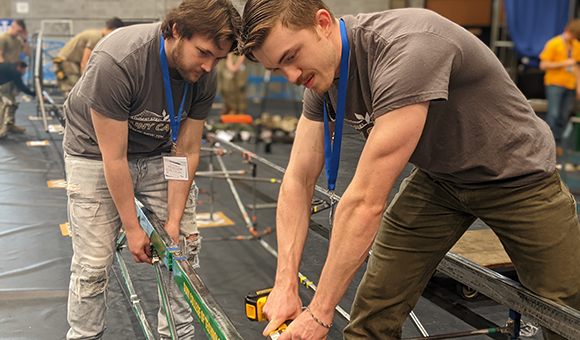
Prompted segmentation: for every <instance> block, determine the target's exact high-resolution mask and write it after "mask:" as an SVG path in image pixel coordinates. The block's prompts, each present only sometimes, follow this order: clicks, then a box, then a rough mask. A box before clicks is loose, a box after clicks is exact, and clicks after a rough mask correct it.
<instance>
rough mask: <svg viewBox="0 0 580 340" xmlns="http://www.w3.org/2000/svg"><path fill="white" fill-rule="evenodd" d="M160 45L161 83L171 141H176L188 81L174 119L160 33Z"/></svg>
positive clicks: (167, 67)
mask: <svg viewBox="0 0 580 340" xmlns="http://www.w3.org/2000/svg"><path fill="white" fill-rule="evenodd" d="M160 45H161V47H160V48H159V57H160V58H161V70H162V72H163V84H164V85H165V97H166V98H167V111H169V121H170V122H171V137H172V138H173V143H176V142H177V133H178V132H179V124H181V115H182V114H183V104H184V103H185V97H186V96H187V88H188V86H189V82H187V81H186V82H185V90H184V91H183V99H182V100H181V105H180V106H179V112H178V114H177V120H176V119H175V108H174V107H173V94H172V92H171V81H170V79H169V65H167V55H166V54H165V39H164V38H163V35H161V42H160Z"/></svg>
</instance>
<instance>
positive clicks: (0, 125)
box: [0, 60, 36, 138]
mask: <svg viewBox="0 0 580 340" xmlns="http://www.w3.org/2000/svg"><path fill="white" fill-rule="evenodd" d="M27 67H28V64H26V62H25V61H23V60H18V61H17V62H15V63H13V64H11V63H0V85H3V84H6V83H9V82H12V83H14V85H15V86H16V88H17V89H18V90H20V91H22V92H24V93H26V94H27V95H29V96H35V95H36V93H35V92H34V91H32V90H30V89H29V88H28V87H27V86H26V85H24V82H22V77H23V76H24V73H25V72H26V68H27ZM8 106H9V105H8V104H7V103H5V102H4V101H1V102H0V138H2V137H5V136H6V134H7V133H8V127H7V125H6V124H4V119H5V117H6V114H5V111H6V109H7V108H8Z"/></svg>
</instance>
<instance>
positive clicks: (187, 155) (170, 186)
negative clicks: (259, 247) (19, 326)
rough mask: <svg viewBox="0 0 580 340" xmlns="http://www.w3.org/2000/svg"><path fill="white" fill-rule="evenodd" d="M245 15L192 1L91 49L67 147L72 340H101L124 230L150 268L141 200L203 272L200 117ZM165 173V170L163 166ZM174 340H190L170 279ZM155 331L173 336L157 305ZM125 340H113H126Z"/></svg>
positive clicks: (184, 308)
mask: <svg viewBox="0 0 580 340" xmlns="http://www.w3.org/2000/svg"><path fill="white" fill-rule="evenodd" d="M240 26H241V18H240V14H239V13H238V12H237V10H236V9H235V7H234V6H233V5H232V3H231V2H230V0H185V1H183V2H182V3H181V4H180V5H179V6H178V7H177V8H174V9H173V10H171V11H170V12H169V13H167V15H166V17H165V20H164V21H163V22H162V23H152V24H143V25H132V26H129V27H126V28H123V29H120V30H118V31H116V32H115V33H114V34H111V35H109V36H108V37H107V38H105V39H103V40H102V41H101V42H100V43H99V44H98V45H97V46H96V47H95V48H94V50H93V53H92V56H91V58H90V60H89V63H88V64H87V68H86V70H85V72H84V73H83V75H82V76H81V78H80V80H79V82H78V86H75V87H73V89H72V90H71V93H70V94H69V96H68V98H67V100H66V102H65V103H64V112H65V117H66V127H65V133H64V140H63V148H64V152H65V168H66V178H67V193H68V207H69V210H68V211H69V221H70V229H71V236H72V247H73V253H74V255H73V257H72V260H71V277H70V284H69V298H68V315H67V319H68V322H69V325H70V329H69V331H68V333H67V339H100V338H101V337H102V335H103V332H104V331H105V328H106V327H105V310H106V292H107V284H108V279H109V273H110V269H111V265H112V262H113V258H114V257H115V256H114V254H115V249H116V241H117V239H118V237H119V232H120V228H121V226H122V227H123V230H124V231H125V236H126V241H127V245H128V246H129V250H130V251H131V254H132V255H133V258H134V259H135V261H136V262H145V263H151V259H150V255H151V249H150V240H149V237H148V235H147V233H146V232H145V231H144V230H143V229H142V228H141V225H140V224H139V219H138V217H137V212H136V207H135V199H138V200H139V201H140V202H141V203H143V205H144V207H145V208H146V209H148V210H150V211H151V212H152V213H153V214H155V216H156V217H157V218H158V219H159V220H160V221H164V223H165V224H164V228H165V230H166V231H167V233H168V234H169V236H170V237H171V238H172V239H173V240H174V241H175V243H177V244H180V239H182V240H183V239H185V240H184V242H183V243H185V247H184V248H185V249H182V251H183V252H184V253H185V256H186V257H187V259H188V260H189V261H190V263H191V264H192V266H193V267H194V268H196V267H197V266H198V253H199V249H200V237H199V232H198V229H197V222H196V219H195V207H196V195H197V187H196V186H195V182H194V176H195V172H196V169H197V165H198V162H199V154H200V149H201V139H202V134H203V129H204V123H205V119H206V118H207V116H208V115H209V112H210V111H211V105H212V103H213V100H214V98H215V95H216V90H217V76H216V72H215V70H213V69H214V68H215V66H216V65H217V63H218V60H220V59H224V58H226V56H227V54H228V53H229V52H230V51H232V50H234V49H235V48H236V42H237V38H238V36H239V31H240ZM165 165H166V166H167V168H165V167H164V166H165ZM161 275H165V276H166V282H168V285H169V292H168V293H167V294H168V297H169V299H168V302H169V305H170V308H171V309H172V310H173V315H174V320H175V326H176V332H177V334H176V335H177V337H178V338H179V339H187V340H189V339H192V338H193V335H194V326H193V323H192V322H193V317H192V315H191V308H190V306H189V304H188V303H187V301H186V300H185V298H184V297H183V295H182V293H181V291H180V290H179V288H178V287H177V285H176V284H175V281H173V279H172V278H171V276H170V273H169V272H168V271H165V270H164V271H162V274H161ZM158 331H159V334H160V337H161V339H170V338H171V334H170V332H169V327H168V323H167V318H166V315H165V311H164V308H163V307H162V304H161V302H160V308H159V313H158ZM119 336H120V335H112V337H113V338H119Z"/></svg>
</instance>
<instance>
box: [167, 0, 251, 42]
mask: <svg viewBox="0 0 580 340" xmlns="http://www.w3.org/2000/svg"><path fill="white" fill-rule="evenodd" d="M174 24H175V25H176V28H175V29H176V31H177V34H179V36H180V37H182V38H184V39H187V40H189V39H191V37H192V36H193V35H194V34H198V35H201V36H204V37H209V38H213V40H214V42H215V43H216V45H217V46H220V45H221V43H222V42H224V41H232V42H233V44H232V48H231V49H230V51H235V50H236V49H237V41H238V37H239V36H240V31H241V28H242V18H241V16H240V13H238V11H237V10H236V8H235V7H234V5H233V4H232V3H231V1H230V0H184V1H183V2H182V3H181V4H180V5H179V6H178V7H176V8H174V9H172V10H171V11H170V12H169V13H167V16H166V17H165V20H164V21H163V23H162V24H161V32H162V33H163V37H164V38H165V39H171V38H173V25H174Z"/></svg>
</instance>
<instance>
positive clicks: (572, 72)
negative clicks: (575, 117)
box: [540, 19, 580, 144]
mask: <svg viewBox="0 0 580 340" xmlns="http://www.w3.org/2000/svg"><path fill="white" fill-rule="evenodd" d="M579 36H580V20H579V19H574V20H571V21H570V22H568V24H566V28H564V32H562V34H560V35H558V36H557V37H554V38H552V39H550V40H549V41H548V42H547V43H546V45H545V46H544V49H543V50H542V53H540V69H541V70H542V71H545V72H546V73H545V75H544V85H545V86H546V99H547V100H548V112H547V113H546V123H548V126H550V129H551V130H552V133H553V134H554V139H555V140H556V143H557V144H560V142H561V139H562V133H563V132H564V129H565V128H566V124H568V118H569V117H570V112H571V111H572V107H573V104H574V98H577V99H580V87H578V82H579V80H580V68H579V67H578V66H577V64H578V63H579V62H580V41H578V37H579Z"/></svg>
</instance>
